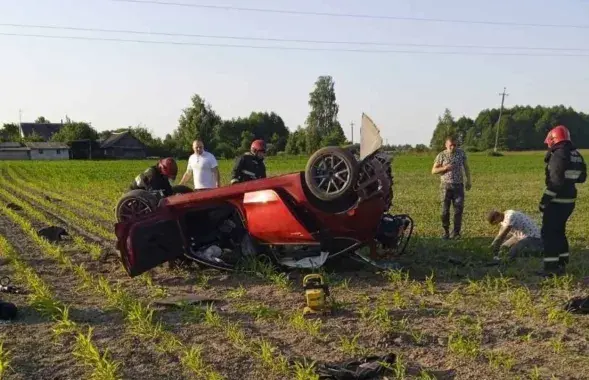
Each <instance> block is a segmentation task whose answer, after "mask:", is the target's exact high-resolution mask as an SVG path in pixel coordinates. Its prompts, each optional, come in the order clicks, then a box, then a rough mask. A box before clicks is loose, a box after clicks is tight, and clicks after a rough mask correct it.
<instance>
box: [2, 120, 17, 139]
mask: <svg viewBox="0 0 589 380" xmlns="http://www.w3.org/2000/svg"><path fill="white" fill-rule="evenodd" d="M0 139H4V140H6V141H18V140H20V128H19V126H18V125H16V124H12V123H9V124H4V125H3V126H2V128H0Z"/></svg>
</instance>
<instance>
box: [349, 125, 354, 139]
mask: <svg viewBox="0 0 589 380" xmlns="http://www.w3.org/2000/svg"><path fill="white" fill-rule="evenodd" d="M350 130H351V131H352V144H354V122H353V121H352V122H351V123H350Z"/></svg>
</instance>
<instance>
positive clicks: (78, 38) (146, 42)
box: [0, 32, 589, 57]
mask: <svg viewBox="0 0 589 380" xmlns="http://www.w3.org/2000/svg"><path fill="white" fill-rule="evenodd" d="M0 36H6V37H33V38H47V39H62V40H83V41H105V42H130V43H141V44H157V45H179V46H202V47H226V48H246V49H266V50H293V51H294V50H298V51H323V52H347V53H380V54H433V55H481V56H526V57H589V54H562V53H558V54H532V53H506V52H496V53H490V52H466V51H427V50H374V49H329V48H311V47H297V46H258V45H234V44H215V43H204V42H202V43H201V42H181V41H150V40H134V39H123V38H104V37H83V36H55V35H48V34H24V33H5V32H0Z"/></svg>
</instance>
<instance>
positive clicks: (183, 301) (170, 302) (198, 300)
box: [154, 294, 219, 306]
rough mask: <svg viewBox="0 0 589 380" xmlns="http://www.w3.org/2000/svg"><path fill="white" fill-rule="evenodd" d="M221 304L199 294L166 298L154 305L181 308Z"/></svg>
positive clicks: (155, 302)
mask: <svg viewBox="0 0 589 380" xmlns="http://www.w3.org/2000/svg"><path fill="white" fill-rule="evenodd" d="M216 302H219V300H218V299H215V298H211V297H205V296H199V295H197V294H192V295H184V296H173V297H168V298H164V299H161V300H157V301H154V304H156V305H159V306H181V305H198V304H211V303H216Z"/></svg>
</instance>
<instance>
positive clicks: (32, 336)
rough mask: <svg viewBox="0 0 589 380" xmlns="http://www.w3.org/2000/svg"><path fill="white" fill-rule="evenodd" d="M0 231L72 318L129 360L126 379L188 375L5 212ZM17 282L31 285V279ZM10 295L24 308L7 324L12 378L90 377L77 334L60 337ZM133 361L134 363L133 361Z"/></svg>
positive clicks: (12, 297) (118, 356)
mask: <svg viewBox="0 0 589 380" xmlns="http://www.w3.org/2000/svg"><path fill="white" fill-rule="evenodd" d="M0 234H2V235H3V236H5V237H6V239H7V240H9V241H10V243H11V244H12V245H13V247H15V249H17V250H18V252H19V255H20V258H21V259H22V260H23V261H24V262H26V263H27V264H28V265H29V266H31V267H33V268H34V269H35V272H36V273H37V274H38V275H39V276H40V277H41V278H42V279H43V280H44V281H45V282H46V283H47V284H48V285H49V286H50V288H51V290H52V291H53V294H54V296H55V297H56V298H57V299H59V300H61V301H63V302H65V303H67V304H68V305H70V306H71V309H70V319H71V320H73V321H74V322H77V323H78V324H81V325H85V326H91V327H93V329H94V332H93V340H94V342H95V344H96V346H97V347H98V348H99V349H100V350H101V352H104V350H105V349H107V348H108V350H109V352H110V353H111V355H112V358H113V360H115V361H119V362H121V363H124V365H123V366H121V374H122V376H123V377H124V378H133V379H158V378H162V377H166V378H183V377H182V375H181V374H182V370H181V367H180V365H179V363H178V361H177V360H175V359H174V358H170V357H167V356H166V355H160V354H158V353H157V352H156V351H155V350H154V347H153V346H151V345H146V344H144V343H142V342H141V341H140V340H138V339H136V338H134V337H132V336H130V335H129V334H127V333H126V331H125V327H124V326H125V323H124V320H123V319H122V316H121V315H120V314H119V313H118V312H116V311H111V310H107V309H106V308H105V307H104V300H103V299H101V298H98V297H95V296H93V295H91V294H89V293H88V292H86V291H78V290H77V288H78V285H80V283H79V282H78V281H77V279H76V278H75V277H74V275H73V274H71V273H68V272H67V271H64V270H63V269H62V268H61V267H59V265H57V263H56V262H55V261H53V260H51V259H47V258H46V257H44V255H43V253H42V252H40V250H39V249H38V248H37V247H36V245H35V244H33V243H32V242H31V241H30V240H29V239H28V237H27V236H26V235H25V234H24V233H22V231H21V230H20V228H19V227H17V226H16V225H14V224H13V223H12V222H11V221H9V220H7V219H6V218H5V217H4V216H1V217H0ZM7 264H9V263H6V262H5V263H4V265H2V266H1V268H2V269H3V271H5V272H6V274H8V275H10V276H11V277H13V278H14V274H13V273H12V272H11V270H9V269H7V268H10V265H7ZM15 285H16V284H15ZM18 285H19V286H21V287H23V288H24V289H25V290H26V284H18ZM2 297H4V295H3V296H2ZM7 300H9V301H10V302H13V303H15V304H16V305H17V306H18V307H19V309H20V313H19V318H18V319H17V320H16V321H15V322H12V323H10V324H8V325H7V326H3V329H2V331H3V333H4V338H3V339H4V341H5V342H6V348H7V349H8V350H10V351H12V352H13V355H12V357H13V359H12V361H11V362H12V368H13V370H14V372H13V373H12V374H9V377H8V378H11V377H10V376H12V378H15V379H19V378H23V379H25V378H26V379H32V378H43V379H57V378H63V379H65V378H67V379H70V378H71V379H75V378H84V377H86V375H87V374H86V373H85V371H86V370H85V369H84V368H83V367H82V366H81V365H80V363H79V361H78V359H76V358H75V357H74V356H73V354H72V347H73V338H66V339H64V338H59V339H58V340H57V341H56V340H55V339H54V336H53V334H52V332H51V329H52V328H53V327H54V325H53V323H52V322H51V321H48V320H47V319H46V318H44V317H42V316H40V315H39V314H38V313H37V312H36V311H34V310H33V309H31V308H29V307H28V306H27V303H28V302H27V299H26V296H24V295H10V298H8V297H7ZM4 327H7V329H5V328H4ZM130 353H132V354H130ZM129 360H131V361H132V363H133V364H132V365H129V363H128V362H129ZM37 374H38V375H37ZM175 374H178V375H177V376H176V375H175ZM36 376H40V377H36Z"/></svg>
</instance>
